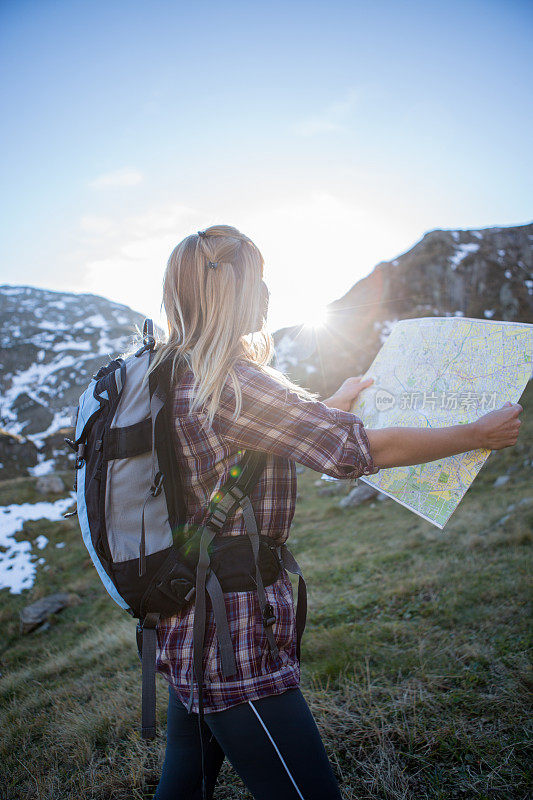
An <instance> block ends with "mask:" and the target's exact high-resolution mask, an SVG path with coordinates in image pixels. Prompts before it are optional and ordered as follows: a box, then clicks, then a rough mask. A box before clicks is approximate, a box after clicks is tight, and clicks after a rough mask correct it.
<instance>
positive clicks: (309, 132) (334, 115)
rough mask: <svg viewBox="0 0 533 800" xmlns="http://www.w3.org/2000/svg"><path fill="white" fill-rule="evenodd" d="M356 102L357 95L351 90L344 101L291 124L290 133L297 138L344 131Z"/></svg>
mask: <svg viewBox="0 0 533 800" xmlns="http://www.w3.org/2000/svg"><path fill="white" fill-rule="evenodd" d="M356 101H357V94H356V92H355V90H353V89H352V90H351V91H350V92H348V94H347V95H346V97H345V98H344V99H342V100H339V101H337V102H336V103H332V104H331V105H329V106H327V107H326V108H324V109H322V110H321V111H319V112H317V113H316V114H312V115H311V116H309V117H305V118H304V119H301V120H299V121H298V122H295V123H293V125H292V126H291V128H292V131H293V133H296V134H298V135H299V136H314V135H315V134H319V133H328V132H331V131H342V130H346V128H347V123H348V121H349V117H350V114H351V112H352V111H353V110H354V108H355V105H356Z"/></svg>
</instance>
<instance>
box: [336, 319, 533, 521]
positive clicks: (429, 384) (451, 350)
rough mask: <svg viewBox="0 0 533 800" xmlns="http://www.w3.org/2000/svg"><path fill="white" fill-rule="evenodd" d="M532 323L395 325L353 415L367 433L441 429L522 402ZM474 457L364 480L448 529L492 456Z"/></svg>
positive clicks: (390, 470)
mask: <svg viewBox="0 0 533 800" xmlns="http://www.w3.org/2000/svg"><path fill="white" fill-rule="evenodd" d="M532 354H533V325H527V324H525V323H519V322H498V321H496V320H481V319H469V318H466V317H423V318H421V319H404V320H400V321H399V322H396V324H395V325H394V326H393V328H392V329H391V332H390V334H389V336H388V337H387V339H386V341H385V343H384V344H383V347H382V348H381V350H380V351H379V353H378V354H377V356H376V358H375V359H374V361H373V362H372V364H371V365H370V367H369V369H368V370H367V372H366V373H365V375H364V376H363V377H367V376H371V377H373V378H374V379H375V380H374V383H373V384H372V385H371V386H369V387H368V388H366V389H365V390H364V391H363V392H362V393H361V394H360V395H359V397H358V398H357V400H356V401H355V403H354V405H353V406H352V408H351V411H352V412H353V413H354V414H357V416H358V417H361V419H362V420H363V422H364V424H365V427H367V428H387V427H390V426H411V427H416V428H434V427H438V426H447V425H457V424H464V423H467V422H472V421H473V420H475V419H478V417H480V416H482V415H483V414H486V413H488V412H489V411H493V410H494V409H497V408H501V407H502V406H503V404H504V403H505V402H506V401H507V400H510V401H511V402H512V403H518V401H519V400H520V396H521V395H522V393H523V391H524V388H525V386H526V384H527V382H528V380H529V379H530V378H531V376H532V371H531V368H532ZM490 452H491V451H490V450H470V451H468V452H467V453H461V454H460V455H456V456H450V457H449V458H443V459H439V460H437V461H431V462H429V463H427V464H418V465H416V466H409V467H393V468H388V469H381V470H380V471H379V472H377V473H376V474H375V475H368V476H364V477H361V478H360V480H362V481H364V482H365V483H368V484H370V485H371V486H374V487H375V488H376V489H379V490H380V491H381V492H384V493H385V494H387V495H388V496H389V497H392V499H393V500H396V501H397V502H398V503H401V504H402V505H403V506H405V507H406V508H408V509H410V510H411V511H414V512H415V514H419V515H420V516H421V517H423V518H424V519H427V520H428V521H429V522H432V523H433V524H434V525H436V526H437V527H438V528H444V526H445V524H446V523H447V521H448V520H449V518H450V516H451V514H453V512H454V511H455V509H456V508H457V506H458V505H459V503H460V501H461V500H462V498H463V496H464V494H465V492H466V491H467V489H468V488H469V486H470V485H471V483H472V481H473V480H474V478H475V477H476V475H477V474H478V472H479V470H480V469H481V467H482V466H483V464H484V463H485V461H486V459H487V457H488V456H489V454H490Z"/></svg>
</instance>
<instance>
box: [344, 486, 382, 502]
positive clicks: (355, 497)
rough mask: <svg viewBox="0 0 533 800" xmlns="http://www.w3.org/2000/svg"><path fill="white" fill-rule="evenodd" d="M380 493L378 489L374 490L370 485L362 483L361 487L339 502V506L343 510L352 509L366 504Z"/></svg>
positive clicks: (355, 488) (354, 489)
mask: <svg viewBox="0 0 533 800" xmlns="http://www.w3.org/2000/svg"><path fill="white" fill-rule="evenodd" d="M378 493H379V492H378V489H374V487H373V486H369V484H368V483H361V484H359V486H355V487H354V488H353V489H352V490H351V492H349V494H347V495H346V497H343V498H342V500H341V501H340V502H339V506H340V507H341V508H352V507H353V506H358V505H360V504H361V503H364V502H365V501H366V500H371V499H372V498H373V497H375V496H376V495H377V494H378Z"/></svg>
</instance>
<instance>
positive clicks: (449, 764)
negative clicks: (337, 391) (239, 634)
mask: <svg viewBox="0 0 533 800" xmlns="http://www.w3.org/2000/svg"><path fill="white" fill-rule="evenodd" d="M522 404H523V405H524V409H525V412H524V414H523V420H524V421H523V424H522V428H521V433H520V438H519V442H518V444H517V446H516V447H515V448H508V449H506V450H503V451H499V452H495V453H492V454H491V456H490V457H489V459H488V461H487V463H486V464H485V466H484V467H483V469H482V471H481V473H480V474H479V476H478V478H477V480H476V481H475V483H474V485H473V487H472V488H471V489H470V491H469V492H468V494H467V496H466V498H465V499H464V501H463V503H462V504H461V506H460V507H459V509H458V510H457V511H456V512H455V514H454V515H453V516H452V518H451V520H450V522H449V523H448V526H447V527H446V530H445V531H444V532H441V531H439V530H438V529H437V528H435V527H434V526H432V525H430V524H429V523H427V522H425V521H423V520H421V519H419V518H418V517H416V516H415V515H414V514H412V513H410V512H408V511H407V510H406V509H404V508H402V507H401V506H399V505H398V504H397V503H394V502H393V501H391V500H385V501H383V502H376V503H373V504H366V505H365V506H363V507H360V508H357V509H352V510H341V509H339V507H338V505H337V501H338V498H337V497H335V496H326V497H325V496H322V495H318V493H317V490H316V487H315V486H314V483H315V481H316V480H317V478H318V475H317V474H316V473H313V472H310V471H306V472H305V473H304V474H303V475H301V476H299V492H300V497H299V502H298V509H297V514H296V517H295V522H294V525H293V529H292V533H291V539H290V543H291V546H292V549H293V551H294V553H295V554H296V555H297V557H298V558H299V560H300V563H301V564H302V566H303V568H304V572H305V574H306V577H307V580H308V588H309V595H310V596H309V605H310V608H309V617H308V627H307V629H306V633H305V636H304V642H303V670H302V689H303V691H304V694H305V696H306V697H307V699H308V702H309V704H310V706H311V708H312V710H313V712H314V713H315V717H316V719H317V722H318V724H319V727H320V729H321V731H322V734H323V736H324V741H325V744H326V749H327V751H328V754H329V756H330V758H331V760H332V762H333V765H334V768H335V771H336V773H337V776H338V777H339V780H340V782H341V786H342V790H343V794H344V797H345V798H346V800H355V798H359V799H360V800H362V799H363V798H388V799H389V798H390V799H391V800H393V799H394V800H399V799H400V798H416V800H419V799H420V800H422V799H423V798H487V800H488V799H489V798H490V800H493V798H526V797H527V796H528V788H527V787H528V786H529V785H530V784H531V775H529V776H528V773H527V764H528V761H527V753H526V746H527V741H528V735H527V710H528V709H527V691H528V688H529V689H530V688H531V684H532V680H531V675H530V674H529V676H528V664H527V646H528V642H527V639H528V623H527V621H528V617H527V613H526V607H527V606H526V604H527V598H528V573H529V574H530V573H531V561H530V555H529V553H530V547H531V538H532V529H533V499H532V497H531V494H532V492H531V467H530V466H529V465H527V466H525V465H524V462H525V461H526V459H527V460H528V462H529V463H530V462H531V459H532V457H533V454H532V452H531V450H530V449H528V443H529V442H530V441H531V433H532V429H533V417H532V416H531V410H533V387H532V386H531V385H530V387H529V389H528V390H527V392H526V394H525V395H524V397H523V398H522ZM528 412H529V413H528ZM508 469H509V470H510V479H509V481H508V483H506V484H505V485H504V486H502V487H501V488H499V489H497V490H495V489H494V487H493V483H494V480H495V478H496V477H497V476H499V475H501V474H502V473H503V472H505V471H506V470H508ZM345 489H346V487H339V490H344V491H345ZM36 499H37V497H36V496H35V490H34V480H32V479H23V480H20V479H19V480H17V481H6V482H4V483H3V484H0V504H1V505H4V504H6V503H10V502H14V501H17V502H22V501H32V500H36ZM520 500H523V501H525V502H523V503H522V504H521V505H518V503H519V501H520ZM512 503H514V504H515V508H514V509H512V510H511V511H510V512H509V513H510V516H509V518H508V519H507V520H506V521H505V522H504V523H503V524H498V521H499V520H500V519H501V518H502V517H503V516H504V515H505V514H506V513H507V512H506V509H507V507H508V506H509V505H510V504H512ZM40 533H44V534H45V535H46V536H47V537H48V538H49V540H50V543H49V544H48V545H47V547H46V549H45V550H44V551H40V550H37V549H36V550H35V553H36V555H38V556H41V555H44V556H45V558H46V559H47V565H48V567H49V568H48V569H46V570H45V569H44V568H43V567H38V573H37V580H36V582H35V585H34V587H33V588H32V589H31V590H28V591H26V592H24V593H23V594H22V595H18V596H15V595H10V594H9V593H8V592H7V590H3V591H2V592H0V598H1V605H0V621H1V623H2V644H1V649H0V669H1V673H2V674H1V677H0V697H1V702H2V716H1V718H0V724H1V726H2V733H3V736H2V752H0V763H1V766H0V771H4V775H0V797H2V798H4V797H5V798H6V799H7V798H9V800H21V799H22V798H41V799H42V800H51V798H54V800H63V798H80V800H85V799H86V798H91V799H94V800H96V798H98V800H100V799H101V800H103V798H114V800H115V799H116V800H123V799H124V800H125V799H126V798H137V799H138V800H139V799H140V798H149V797H151V796H152V793H153V790H154V787H155V785H156V784H157V781H158V778H159V773H160V768H161V764H162V759H163V755H164V745H165V730H164V724H165V712H166V700H167V697H166V687H167V684H166V683H165V681H164V679H162V678H158V718H159V721H160V726H159V737H158V739H156V740H155V742H153V743H146V742H143V741H142V740H141V739H140V736H139V722H140V665H139V660H138V656H137V651H136V648H135V642H134V639H135V637H134V629H135V621H134V620H132V619H131V618H129V617H128V616H127V615H126V614H124V613H123V612H121V611H120V609H119V608H118V607H116V606H115V604H114V603H113V602H112V601H111V600H110V599H109V598H108V596H107V594H106V592H105V590H104V589H103V587H102V585H101V584H100V582H99V579H98V577H97V575H96V571H95V570H94V567H93V566H92V563H91V562H90V559H89V558H88V555H87V552H86V550H85V548H84V546H83V543H82V542H81V537H80V534H79V530H78V527H77V523H76V522H72V521H70V520H65V521H64V522H60V523H50V522H45V521H42V522H30V523H28V524H27V525H26V529H25V532H24V533H23V534H21V537H20V538H23V539H27V538H30V539H33V538H35V537H36V536H37V535H38V534H40ZM58 541H66V542H68V545H69V546H68V547H65V548H63V549H55V547H54V544H55V543H56V542H58ZM64 590H65V591H72V592H75V593H76V594H77V595H78V596H79V598H80V602H79V603H78V604H77V605H75V606H72V607H70V608H67V609H65V610H64V611H63V612H61V613H60V614H58V615H56V617H55V618H54V619H53V620H52V625H51V626H50V627H49V628H48V629H47V630H44V631H42V632H34V633H32V634H30V635H26V636H24V637H22V636H20V635H19V631H18V611H19V609H20V608H21V607H23V606H24V605H25V604H26V603H28V602H31V601H33V600H35V599H37V598H39V597H41V596H43V595H46V594H49V593H51V592H54V591H64ZM215 797H216V798H218V799H219V800H222V798H224V799H225V800H233V799H234V798H249V797H250V795H249V794H248V793H247V792H246V791H245V790H244V788H243V787H242V783H241V782H240V780H239V779H238V778H237V777H236V776H235V775H234V773H233V771H232V770H231V768H230V767H229V766H228V765H227V764H226V765H224V767H223V771H222V773H221V777H220V781H219V787H218V789H217V792H216V794H215Z"/></svg>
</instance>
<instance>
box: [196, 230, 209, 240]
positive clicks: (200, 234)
mask: <svg viewBox="0 0 533 800" xmlns="http://www.w3.org/2000/svg"><path fill="white" fill-rule="evenodd" d="M197 233H198V236H201V238H202V239H207V233H206V232H205V231H197Z"/></svg>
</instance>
